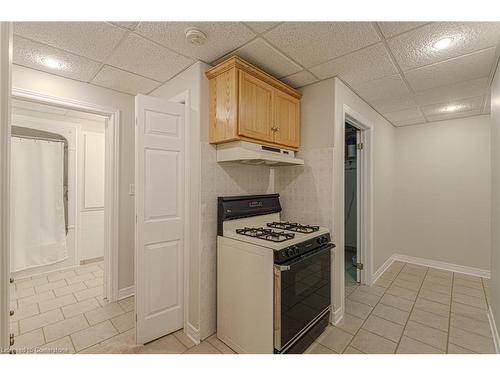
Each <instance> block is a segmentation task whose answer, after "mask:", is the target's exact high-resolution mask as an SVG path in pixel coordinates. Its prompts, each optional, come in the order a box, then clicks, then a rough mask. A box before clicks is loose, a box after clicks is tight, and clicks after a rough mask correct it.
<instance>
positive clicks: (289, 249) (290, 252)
mask: <svg viewBox="0 0 500 375" xmlns="http://www.w3.org/2000/svg"><path fill="white" fill-rule="evenodd" d="M286 255H287V256H288V257H293V256H294V255H295V252H294V251H293V248H292V247H290V248H288V250H287V251H286Z"/></svg>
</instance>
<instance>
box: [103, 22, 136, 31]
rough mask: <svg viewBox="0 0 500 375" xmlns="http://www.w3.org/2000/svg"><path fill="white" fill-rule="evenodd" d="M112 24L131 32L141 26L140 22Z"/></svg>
mask: <svg viewBox="0 0 500 375" xmlns="http://www.w3.org/2000/svg"><path fill="white" fill-rule="evenodd" d="M110 23H112V24H113V25H116V26H120V27H124V28H126V29H129V30H134V29H135V28H136V27H137V25H138V24H139V22H110Z"/></svg>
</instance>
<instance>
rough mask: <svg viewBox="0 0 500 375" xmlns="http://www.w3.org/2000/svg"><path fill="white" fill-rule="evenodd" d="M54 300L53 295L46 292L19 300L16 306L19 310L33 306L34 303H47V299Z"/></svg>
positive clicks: (50, 292)
mask: <svg viewBox="0 0 500 375" xmlns="http://www.w3.org/2000/svg"><path fill="white" fill-rule="evenodd" d="M54 298H55V295H54V293H53V292H52V291H51V290H49V291H47V292H43V293H40V294H35V295H33V296H31V297H26V298H20V299H18V300H17V305H18V306H19V308H21V307H24V306H28V305H33V304H35V303H38V302H42V301H47V300H49V299H54Z"/></svg>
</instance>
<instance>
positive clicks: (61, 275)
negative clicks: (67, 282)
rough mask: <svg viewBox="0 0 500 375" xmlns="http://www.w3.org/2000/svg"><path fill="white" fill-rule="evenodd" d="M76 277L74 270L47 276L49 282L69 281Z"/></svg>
mask: <svg viewBox="0 0 500 375" xmlns="http://www.w3.org/2000/svg"><path fill="white" fill-rule="evenodd" d="M75 276H76V272H75V271H74V270H67V271H61V272H55V273H53V274H50V275H49V276H48V279H49V281H50V282H53V281H57V280H62V279H70V278H72V277H75Z"/></svg>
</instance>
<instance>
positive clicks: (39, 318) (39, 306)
mask: <svg viewBox="0 0 500 375" xmlns="http://www.w3.org/2000/svg"><path fill="white" fill-rule="evenodd" d="M101 294H102V264H91V265H86V266H82V267H78V268H77V269H75V270H71V271H65V272H56V273H53V274H50V275H48V276H44V277H41V278H33V279H28V280H19V281H17V282H16V283H15V286H14V287H13V289H12V291H11V296H12V301H11V303H12V307H13V309H15V310H16V313H15V315H14V317H13V319H12V332H14V333H15V334H16V344H15V347H16V348H22V347H29V348H41V349H43V350H45V349H50V348H58V349H59V351H60V352H67V353H75V352H78V353H89V354H91V353H158V354H160V353H165V354H167V353H169V354H180V353H187V354H221V353H223V354H224V353H228V354H230V353H233V351H232V350H231V349H230V348H229V347H227V346H226V345H225V344H224V343H222V342H221V341H220V340H218V339H217V338H216V336H215V335H213V336H211V337H209V338H208V339H207V340H205V341H203V342H202V343H201V344H199V345H194V344H193V343H192V342H191V341H190V340H189V339H188V338H187V337H186V336H185V335H184V334H183V333H182V331H178V332H175V333H173V334H170V335H168V336H165V337H162V338H160V339H158V340H155V341H153V342H151V343H149V344H147V345H144V346H143V345H140V346H137V345H135V339H134V322H133V309H134V300H133V297H131V298H128V299H125V300H122V301H119V302H118V303H111V304H109V303H106V302H105V301H104V300H103V299H102V297H101ZM488 296H489V288H488V283H487V280H484V279H481V278H477V277H471V276H467V275H463V274H457V273H452V272H446V271H441V270H437V269H433V268H427V267H421V266H416V265H411V264H405V263H401V262H395V263H393V264H392V265H391V266H390V267H389V269H388V270H387V271H386V272H384V274H383V275H382V276H381V277H380V278H379V280H378V281H377V283H376V284H375V285H374V286H372V287H368V286H364V285H361V286H360V285H359V284H357V283H355V282H353V281H346V307H345V317H344V319H343V320H342V321H341V322H340V323H339V324H338V325H336V326H329V327H328V328H327V329H326V331H325V332H324V333H323V334H322V335H321V336H320V337H319V338H318V340H317V341H316V342H315V343H314V344H313V345H312V346H311V347H310V348H309V349H308V351H307V353H310V354H335V353H346V354H348V353H349V354H351V353H357V354H360V353H422V354H424V353H494V346H493V340H492V338H491V331H490V327H489V323H488V318H487V315H486V314H487V306H488V304H487V301H488Z"/></svg>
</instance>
